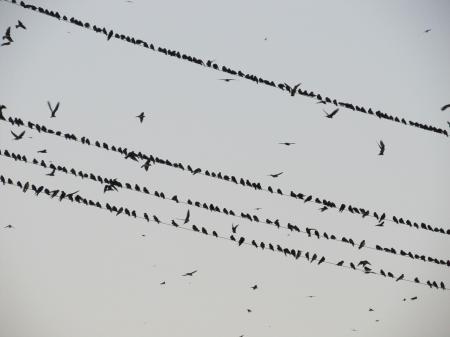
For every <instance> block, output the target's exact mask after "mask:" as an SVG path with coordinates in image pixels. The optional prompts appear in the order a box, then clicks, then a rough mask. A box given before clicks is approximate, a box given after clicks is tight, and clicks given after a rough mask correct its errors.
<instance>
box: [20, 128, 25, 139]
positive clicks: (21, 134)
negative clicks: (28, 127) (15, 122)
mask: <svg viewBox="0 0 450 337" xmlns="http://www.w3.org/2000/svg"><path fill="white" fill-rule="evenodd" d="M24 134H25V130H23V131H22V132H21V133H20V135H19V138H22V137H23V135H24Z"/></svg>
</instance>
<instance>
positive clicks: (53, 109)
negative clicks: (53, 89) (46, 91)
mask: <svg viewBox="0 0 450 337" xmlns="http://www.w3.org/2000/svg"><path fill="white" fill-rule="evenodd" d="M47 105H48V108H49V109H50V112H51V115H50V118H54V117H56V111H58V109H59V102H58V103H56V105H55V107H54V108H52V105H51V104H50V102H49V101H47Z"/></svg>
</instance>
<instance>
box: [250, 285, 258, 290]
mask: <svg viewBox="0 0 450 337" xmlns="http://www.w3.org/2000/svg"><path fill="white" fill-rule="evenodd" d="M250 288H252V289H253V290H256V289H258V285H257V284H255V285H254V286H253V287H250Z"/></svg>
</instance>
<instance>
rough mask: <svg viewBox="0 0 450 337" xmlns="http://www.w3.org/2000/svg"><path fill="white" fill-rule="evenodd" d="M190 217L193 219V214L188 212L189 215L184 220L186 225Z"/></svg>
mask: <svg viewBox="0 0 450 337" xmlns="http://www.w3.org/2000/svg"><path fill="white" fill-rule="evenodd" d="M190 217H191V213H190V212H189V210H188V211H187V214H186V217H185V218H184V224H187V223H188V222H189V219H190Z"/></svg>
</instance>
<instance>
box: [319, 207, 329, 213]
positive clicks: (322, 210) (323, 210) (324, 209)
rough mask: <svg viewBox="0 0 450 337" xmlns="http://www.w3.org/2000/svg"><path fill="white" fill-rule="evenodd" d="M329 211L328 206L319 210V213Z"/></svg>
mask: <svg viewBox="0 0 450 337" xmlns="http://www.w3.org/2000/svg"><path fill="white" fill-rule="evenodd" d="M327 209H328V207H327V206H323V207H321V208H319V211H321V212H325V211H326V210H327Z"/></svg>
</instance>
